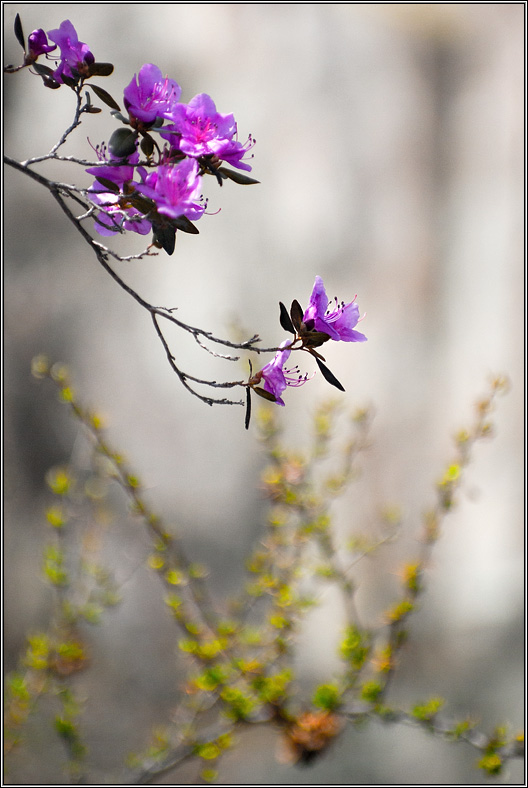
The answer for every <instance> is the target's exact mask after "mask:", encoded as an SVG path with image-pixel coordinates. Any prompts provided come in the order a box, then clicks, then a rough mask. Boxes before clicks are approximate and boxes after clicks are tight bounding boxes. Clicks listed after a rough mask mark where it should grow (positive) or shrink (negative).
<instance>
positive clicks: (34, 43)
mask: <svg viewBox="0 0 528 788" xmlns="http://www.w3.org/2000/svg"><path fill="white" fill-rule="evenodd" d="M54 49H57V44H48V39H47V37H46V33H45V32H44V30H42V29H41V28H39V29H38V30H33V32H32V33H30V34H29V37H28V50H29V51H28V54H27V55H26V62H28V63H34V62H35V60H36V59H37V58H38V57H39V55H44V54H46V53H47V52H52V51H53V50H54Z"/></svg>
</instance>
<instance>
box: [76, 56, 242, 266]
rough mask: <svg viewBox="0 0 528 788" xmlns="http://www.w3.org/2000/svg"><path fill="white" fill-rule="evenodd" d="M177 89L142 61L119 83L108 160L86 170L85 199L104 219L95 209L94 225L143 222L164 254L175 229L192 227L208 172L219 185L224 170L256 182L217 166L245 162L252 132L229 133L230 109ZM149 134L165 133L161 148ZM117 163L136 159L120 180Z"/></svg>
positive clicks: (136, 227) (140, 226)
mask: <svg viewBox="0 0 528 788" xmlns="http://www.w3.org/2000/svg"><path fill="white" fill-rule="evenodd" d="M180 95H181V88H180V86H179V85H178V83H177V82H175V81H174V80H173V79H169V78H168V77H166V76H163V74H162V73H161V71H160V69H159V68H158V67H157V66H155V65H153V64H152V63H146V64H145V65H144V66H143V67H142V68H141V69H140V71H139V73H138V74H134V77H133V79H132V80H131V81H130V83H129V84H128V85H127V87H126V88H125V90H124V94H123V103H124V106H125V110H126V112H127V115H126V116H125V115H123V114H121V112H120V111H119V110H114V112H113V114H114V115H115V117H116V118H117V119H118V120H120V121H121V122H122V123H123V124H124V126H123V127H122V128H119V129H117V130H116V131H115V132H114V134H113V135H112V136H111V137H110V140H109V143H108V149H109V153H110V158H109V159H108V160H106V163H107V164H108V166H104V167H101V168H90V169H89V170H88V172H89V173H90V174H92V175H94V176H95V178H96V182H95V184H94V185H93V186H92V189H91V193H92V199H93V201H94V202H95V203H96V204H97V205H98V207H99V208H100V209H101V211H106V213H107V217H109V218H110V220H111V221H108V218H105V217H104V216H101V215H99V218H98V228H97V229H98V231H99V232H103V234H112V233H116V232H120V231H122V230H123V229H124V230H133V231H135V232H139V233H144V232H145V227H150V228H151V229H152V231H153V243H154V245H156V246H159V247H161V248H163V249H165V251H166V252H168V254H172V252H173V251H174V243H175V236H176V231H177V230H182V231H183V232H189V233H197V232H198V230H197V229H196V227H195V226H194V224H193V222H195V221H197V220H198V219H200V218H201V217H202V216H203V214H204V212H205V209H206V207H207V203H206V201H205V200H204V198H203V196H202V187H201V182H202V176H204V175H206V174H212V175H214V176H215V177H216V178H217V180H218V182H219V183H220V185H221V184H222V181H223V180H224V179H225V178H230V179H231V180H235V181H236V182H238V183H246V184H247V183H256V181H254V180H252V179H251V178H248V177H247V176H243V175H241V174H239V173H236V172H233V171H232V170H229V169H228V168H226V167H224V166H222V162H225V161H227V162H228V163H229V164H231V165H232V166H234V167H237V168H238V169H244V170H250V169H251V167H250V166H249V164H247V162H245V161H243V158H244V156H245V154H246V153H247V151H248V150H249V149H250V148H251V147H252V146H253V144H254V143H253V140H252V139H251V138H249V140H248V142H246V143H245V144H242V143H240V142H239V141H238V140H237V139H236V133H237V126H236V122H235V119H234V117H233V115H222V114H220V113H219V112H217V111H216V106H215V104H214V102H213V100H212V99H211V98H210V97H209V96H207V95H206V94H205V93H202V94H200V95H199V96H196V97H195V98H194V99H192V100H191V101H190V102H189V104H183V103H181V102H180V101H179V99H180ZM156 134H159V135H160V137H161V138H162V139H163V141H164V142H163V149H161V148H160V145H159V144H158V142H156V139H155V136H153V135H156ZM139 149H141V151H142V152H143V153H144V154H145V155H146V159H147V160H146V166H147V168H148V170H147V169H146V167H145V166H137V164H138V161H139V158H138V157H139V153H138V151H139ZM121 165H126V166H131V165H132V166H137V176H136V178H135V179H134V178H133V177H128V178H127V179H126V180H125V181H123V180H122V177H121V174H120V170H121V169H122V166H121ZM114 169H115V170H116V173H115V175H114V173H113V170H114ZM101 185H102V186H103V188H104V189H105V191H104V192H102V191H101ZM147 232H148V229H147Z"/></svg>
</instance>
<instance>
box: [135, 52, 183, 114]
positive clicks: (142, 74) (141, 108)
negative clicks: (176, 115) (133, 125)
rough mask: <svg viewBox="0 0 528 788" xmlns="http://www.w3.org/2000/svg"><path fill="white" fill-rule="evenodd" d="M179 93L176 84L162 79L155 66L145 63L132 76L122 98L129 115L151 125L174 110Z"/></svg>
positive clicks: (170, 80)
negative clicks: (137, 72)
mask: <svg viewBox="0 0 528 788" xmlns="http://www.w3.org/2000/svg"><path fill="white" fill-rule="evenodd" d="M180 93H181V88H180V86H179V85H178V83H177V82H175V81H174V80H173V79H169V78H168V77H164V76H163V74H162V73H161V71H160V69H159V68H158V67H157V66H154V65H153V64H152V63H146V64H145V65H144V66H142V67H141V69H140V71H139V74H134V77H133V79H132V80H131V82H130V83H129V85H127V87H126V88H125V90H124V91H123V96H124V104H125V107H126V109H127V111H128V112H129V113H130V115H132V116H133V117H134V118H137V120H139V121H141V122H142V123H153V122H154V121H155V120H156V118H158V117H165V116H166V115H167V113H169V112H172V111H173V110H174V109H175V108H176V106H177V103H178V99H179V98H180Z"/></svg>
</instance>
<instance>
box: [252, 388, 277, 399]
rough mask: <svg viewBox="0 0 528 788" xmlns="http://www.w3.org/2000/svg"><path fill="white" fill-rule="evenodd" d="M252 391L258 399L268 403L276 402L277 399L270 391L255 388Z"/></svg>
mask: <svg viewBox="0 0 528 788" xmlns="http://www.w3.org/2000/svg"><path fill="white" fill-rule="evenodd" d="M253 391H254V392H255V394H258V395H259V397H263V398H264V399H268V400H269V401H270V402H277V397H276V396H275V394H272V393H271V391H266V389H257V388H254V389H253Z"/></svg>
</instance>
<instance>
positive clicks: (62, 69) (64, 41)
mask: <svg viewBox="0 0 528 788" xmlns="http://www.w3.org/2000/svg"><path fill="white" fill-rule="evenodd" d="M48 37H49V38H51V40H52V41H55V43H56V44H58V45H59V48H60V53H61V57H60V63H59V66H58V68H57V69H56V70H55V72H54V74H53V76H54V78H55V79H56V80H57V82H63V79H62V75H63V74H64V76H66V77H69V78H71V79H73V78H74V74H73V71H76V72H77V73H79V74H81V75H82V76H89V75H90V74H89V67H90V66H91V65H92V63H93V62H94V61H95V58H94V56H93V54H92V53H91V52H90V49H89V47H88V46H87V44H83V42H82V41H79V38H78V36H77V31H76V30H75V28H74V26H73V25H72V23H71V22H70V20H69V19H65V20H64V22H61V25H60V27H59V28H58V29H57V30H49V31H48Z"/></svg>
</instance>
